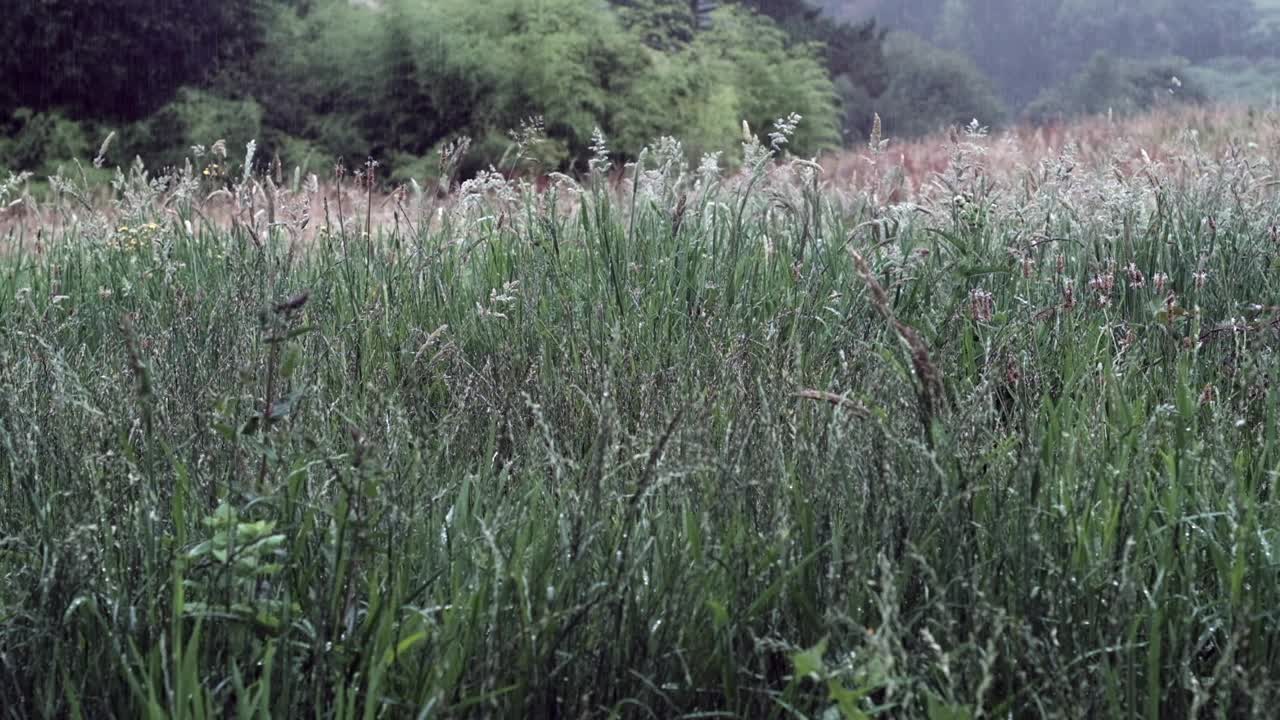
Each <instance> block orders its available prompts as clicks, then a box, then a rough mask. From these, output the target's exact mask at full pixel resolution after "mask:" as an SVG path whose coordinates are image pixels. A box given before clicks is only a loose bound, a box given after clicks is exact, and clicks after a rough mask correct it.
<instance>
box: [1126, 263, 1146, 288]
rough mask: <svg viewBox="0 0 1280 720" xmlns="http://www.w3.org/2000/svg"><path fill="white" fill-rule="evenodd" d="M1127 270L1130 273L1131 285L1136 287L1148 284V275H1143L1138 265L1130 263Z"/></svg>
mask: <svg viewBox="0 0 1280 720" xmlns="http://www.w3.org/2000/svg"><path fill="white" fill-rule="evenodd" d="M1127 272H1128V274H1129V287H1135V288H1140V287H1146V285H1147V280H1146V277H1145V276H1143V274H1142V271H1141V270H1139V269H1138V266H1137V265H1136V264H1134V263H1129V267H1128V269H1127Z"/></svg>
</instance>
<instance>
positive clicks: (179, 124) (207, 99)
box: [122, 88, 263, 167]
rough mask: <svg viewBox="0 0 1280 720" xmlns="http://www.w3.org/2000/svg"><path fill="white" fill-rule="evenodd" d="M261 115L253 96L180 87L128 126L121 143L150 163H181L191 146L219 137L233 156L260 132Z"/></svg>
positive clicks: (159, 165) (157, 164) (163, 165)
mask: <svg viewBox="0 0 1280 720" xmlns="http://www.w3.org/2000/svg"><path fill="white" fill-rule="evenodd" d="M262 117H263V112H262V106H260V105H259V104H258V103H257V102H256V101H255V100H252V99H248V100H232V99H228V98H224V97H218V96H216V95H213V94H211V93H208V92H206V91H203V90H195V89H192V88H183V89H182V90H180V91H178V94H177V96H176V97H175V98H174V99H173V100H172V101H171V102H169V103H168V104H167V105H165V106H164V107H162V108H160V109H159V110H158V111H156V112H155V113H154V114H153V115H152V116H151V117H149V118H147V119H146V120H145V121H143V122H140V123H135V124H134V125H133V126H131V127H130V128H129V129H128V130H127V131H126V132H125V133H124V138H123V140H124V142H123V143H122V145H123V146H124V147H125V148H126V149H127V151H129V152H130V153H131V154H136V155H139V156H141V157H142V158H143V160H144V161H146V164H147V165H148V166H153V167H166V166H174V165H178V164H181V163H182V162H183V160H184V159H185V158H186V157H187V156H188V155H189V154H190V152H191V147H192V146H194V145H205V146H208V145H211V144H213V143H214V142H216V141H218V140H226V142H227V148H228V150H229V151H230V152H231V155H232V157H233V158H235V157H236V156H237V153H238V152H239V151H241V150H243V148H244V147H245V145H246V144H248V142H249V141H250V140H257V139H258V138H259V137H261V136H262V130H263V123H262Z"/></svg>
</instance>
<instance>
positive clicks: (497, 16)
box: [254, 0, 839, 174]
mask: <svg viewBox="0 0 1280 720" xmlns="http://www.w3.org/2000/svg"><path fill="white" fill-rule="evenodd" d="M629 10H630V11H631V14H623V15H622V16H621V18H622V20H627V19H628V18H630V20H631V21H632V23H633V24H632V28H631V29H630V30H627V29H626V28H624V26H623V22H621V21H620V17H619V15H617V14H614V13H607V12H605V13H602V12H600V10H599V8H598V7H596V6H593V5H585V4H583V3H580V2H577V1H576V0H548V2H543V3H528V2H524V1H523V0H495V2H491V3H484V4H479V3H474V2H469V1H464V0H441V1H440V2H437V3H431V4H422V3H414V2H405V1H402V0H401V1H395V2H389V3H387V4H386V5H385V6H384V7H383V9H382V10H380V11H375V12H371V11H369V10H367V9H364V8H355V7H352V6H351V5H350V4H349V3H347V2H345V1H344V0H329V1H328V2H324V3H320V4H317V5H315V6H313V7H312V8H311V9H310V11H309V12H307V13H306V14H303V15H298V16H294V17H288V18H284V19H283V20H282V22H281V23H280V24H279V26H278V27H277V28H276V29H275V30H274V36H275V37H276V39H277V40H278V41H276V42H272V43H271V44H272V46H273V47H274V48H276V49H274V50H272V51H269V53H270V56H271V58H272V60H273V62H269V63H264V65H265V66H268V67H272V68H275V70H274V71H273V72H272V73H269V74H268V75H266V76H264V78H263V79H262V80H261V81H260V82H261V86H260V87H256V88H255V89H254V95H255V97H257V98H259V100H260V102H261V103H262V105H263V106H265V107H270V108H272V113H271V116H270V117H271V120H272V122H273V125H274V126H275V127H276V128H278V131H279V132H280V133H282V135H283V136H287V137H289V138H294V139H304V140H306V141H308V142H310V143H314V144H315V145H316V146H318V147H321V148H327V149H329V150H330V151H331V152H333V153H334V154H335V155H342V156H345V157H346V158H347V159H348V160H352V159H358V158H363V157H364V156H365V155H374V156H376V157H380V158H382V159H384V160H387V159H393V158H394V159H395V160H396V164H402V163H409V164H413V165H415V167H418V168H424V167H429V166H430V162H429V161H424V160H423V159H424V158H428V157H429V156H430V155H431V154H432V153H433V152H434V151H435V150H436V149H437V148H438V147H439V146H440V145H441V144H442V143H445V142H448V141H449V140H450V139H452V138H453V137H455V136H457V135H468V136H470V137H472V138H473V139H474V141H475V142H474V143H473V144H472V146H471V147H472V150H471V153H470V156H469V160H468V163H469V169H471V170H475V169H479V168H482V167H486V166H488V165H490V164H495V165H496V164H499V162H500V161H501V160H502V158H503V157H504V156H506V157H508V158H509V157H510V156H509V153H508V150H509V149H510V147H511V142H510V139H509V138H508V132H509V131H510V130H512V129H515V128H518V127H520V126H521V125H523V124H526V123H527V122H528V120H529V118H530V117H532V116H539V117H541V118H543V123H544V126H545V132H546V135H547V137H548V140H549V142H546V143H542V144H540V145H539V147H538V151H539V152H540V153H541V156H540V157H539V163H540V164H541V165H542V166H544V167H546V168H555V167H569V166H575V165H576V166H578V167H581V163H582V162H583V161H584V159H585V158H586V157H588V156H589V154H590V152H591V149H590V145H591V138H592V133H593V131H594V130H595V129H596V128H597V127H600V128H601V129H602V130H603V131H604V133H605V135H606V136H607V137H608V138H609V140H610V147H611V149H612V150H613V151H615V152H616V153H618V154H619V155H621V156H623V157H635V156H636V155H637V154H638V153H639V152H640V150H641V148H642V147H643V146H644V144H645V143H646V142H648V141H650V140H652V139H653V138H655V137H658V136H661V135H678V136H680V137H681V139H682V140H684V141H685V143H686V147H688V148H689V149H690V151H691V152H701V151H711V150H722V149H727V148H730V147H732V146H733V144H734V143H735V142H736V141H737V140H738V138H739V137H740V129H739V127H740V123H741V121H742V120H744V119H745V120H747V121H748V122H749V123H751V126H752V127H755V128H762V127H766V126H768V125H769V124H770V123H772V121H773V120H774V119H775V118H778V117H781V116H785V115H787V114H789V113H791V112H798V113H800V114H801V115H803V116H804V117H805V121H804V123H803V124H802V125H801V127H800V130H799V132H798V133H797V137H796V139H795V140H794V145H793V147H794V149H795V151H796V152H804V153H810V152H815V151H816V150H817V149H819V148H821V147H824V146H829V145H833V144H835V143H837V142H838V140H839V125H838V116H837V109H836V101H835V92H834V87H833V85H832V83H831V81H830V79H829V78H828V77H827V74H826V72H825V71H824V69H823V66H822V64H821V56H820V48H819V47H817V46H815V45H811V44H803V43H796V42H794V41H792V40H791V38H790V37H789V36H788V35H787V34H786V33H785V32H783V31H782V30H780V29H778V28H777V27H776V25H774V24H773V23H772V22H770V21H769V20H768V19H767V18H764V17H760V16H756V15H752V14H750V13H747V12H744V11H742V10H741V9H738V8H732V7H725V8H722V9H721V10H719V11H717V12H716V13H715V15H714V22H713V23H712V24H711V27H710V28H709V29H708V30H707V31H705V32H698V33H696V34H692V33H690V34H688V35H687V36H686V41H684V42H677V41H675V40H671V41H670V42H668V41H666V40H664V41H662V42H658V41H655V39H654V37H655V36H654V32H655V31H654V29H653V27H652V26H650V25H643V24H642V25H635V24H634V21H635V15H634V13H635V12H638V11H639V8H630V9H629ZM690 17H691V16H690ZM664 37H665V36H664ZM655 45H657V46H660V47H663V48H664V49H658V48H656V47H655ZM371 49H372V50H371ZM270 134H271V133H270V131H269V130H268V135H269V136H270ZM273 139H274V138H272V137H268V141H269V142H270V144H272V145H276V144H279V143H277V142H272V141H273ZM295 160H296V159H295V158H288V161H290V162H293V161H295ZM393 172H395V170H394V169H393ZM398 174H403V173H398Z"/></svg>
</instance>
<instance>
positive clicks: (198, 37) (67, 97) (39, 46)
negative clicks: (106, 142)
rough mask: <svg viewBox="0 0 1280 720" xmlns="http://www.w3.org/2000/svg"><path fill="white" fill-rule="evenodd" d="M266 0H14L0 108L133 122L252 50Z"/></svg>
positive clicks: (1, 36)
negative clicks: (188, 84)
mask: <svg viewBox="0 0 1280 720" xmlns="http://www.w3.org/2000/svg"><path fill="white" fill-rule="evenodd" d="M271 8H272V5H271V4H270V2H269V0H220V1H219V2H208V1H207V0H165V1H164V2H156V1H155V0H10V1H9V2H6V3H5V7H4V12H3V17H4V19H3V22H0V77H3V78H4V82H3V83H0V108H17V107H29V108H32V109H33V110H35V111H37V112H42V111H45V110H52V109H57V110H62V111H64V112H66V113H68V114H70V116H71V117H73V118H79V119H86V118H89V119H109V120H136V119H139V118H142V117H144V116H146V115H147V114H149V113H151V112H152V111H154V110H155V109H156V108H158V107H160V106H161V105H163V104H164V103H166V102H167V101H168V100H169V99H170V98H171V97H172V96H173V93H174V92H175V91H176V90H177V89H178V87H180V86H181V85H184V84H187V83H199V82H203V81H206V80H208V79H209V78H211V77H212V76H214V75H215V74H217V73H218V72H219V71H221V70H224V69H226V68H227V67H228V66H230V65H232V64H234V63H237V62H241V61H244V60H245V59H246V58H248V57H250V56H251V55H252V53H253V52H254V50H256V49H257V48H258V47H259V46H260V43H261V40H262V37H263V32H264V31H265V28H266V24H267V22H268V20H269V17H270V15H271Z"/></svg>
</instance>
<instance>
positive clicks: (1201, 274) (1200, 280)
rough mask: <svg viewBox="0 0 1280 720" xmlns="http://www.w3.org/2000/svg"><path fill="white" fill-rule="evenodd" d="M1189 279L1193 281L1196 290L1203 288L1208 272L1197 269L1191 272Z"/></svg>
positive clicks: (1207, 278) (1206, 282) (1206, 281)
mask: <svg viewBox="0 0 1280 720" xmlns="http://www.w3.org/2000/svg"><path fill="white" fill-rule="evenodd" d="M1191 279H1192V280H1193V281H1195V285H1196V289H1197V290H1203V289H1204V286H1205V285H1206V284H1208V282H1209V273H1207V272H1205V271H1203V270H1197V271H1195V272H1193V273H1191Z"/></svg>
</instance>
